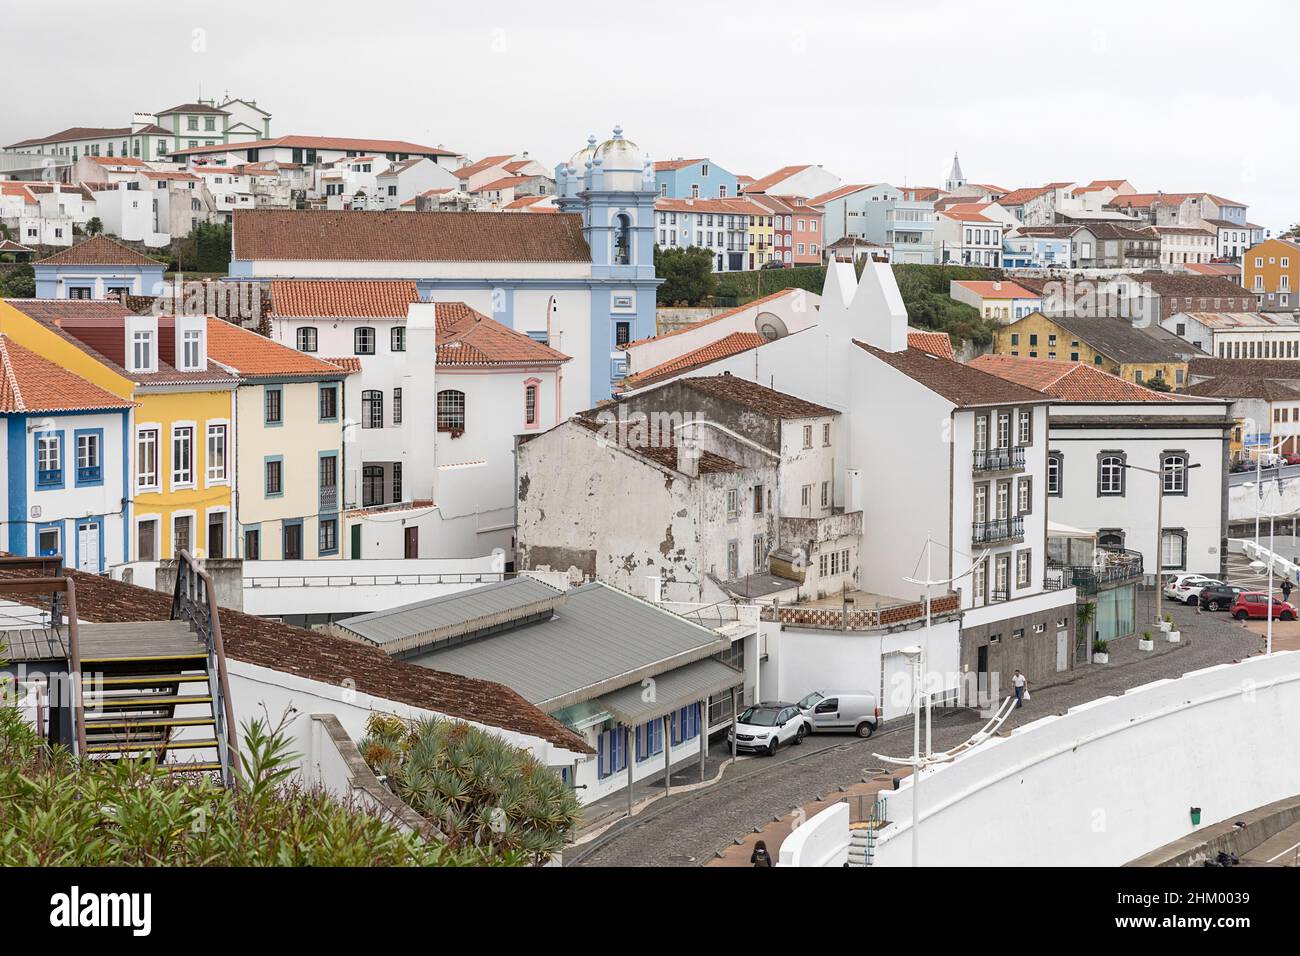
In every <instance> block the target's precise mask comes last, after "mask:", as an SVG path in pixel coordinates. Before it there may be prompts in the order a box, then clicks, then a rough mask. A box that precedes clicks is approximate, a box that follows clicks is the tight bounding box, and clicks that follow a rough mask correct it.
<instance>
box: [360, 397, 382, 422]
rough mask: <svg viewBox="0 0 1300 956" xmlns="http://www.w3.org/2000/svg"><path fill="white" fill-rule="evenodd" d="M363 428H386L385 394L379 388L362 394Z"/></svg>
mask: <svg viewBox="0 0 1300 956" xmlns="http://www.w3.org/2000/svg"><path fill="white" fill-rule="evenodd" d="M361 427H362V428H383V427H384V393H383V392H381V391H379V389H377V388H368V389H366V390H365V391H364V392H362V393H361Z"/></svg>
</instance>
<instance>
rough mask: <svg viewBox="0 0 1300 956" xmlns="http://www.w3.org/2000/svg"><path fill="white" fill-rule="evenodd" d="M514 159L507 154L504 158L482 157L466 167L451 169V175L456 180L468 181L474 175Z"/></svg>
mask: <svg viewBox="0 0 1300 956" xmlns="http://www.w3.org/2000/svg"><path fill="white" fill-rule="evenodd" d="M512 159H514V157H513V156H512V155H510V154H509V153H507V154H506V155H504V156H484V157H483V158H482V159H480V160H479V161H478V162H474V163H470V164H469V165H468V166H462V167H460V169H453V170H452V171H451V174H452V175H453V176H455V177H456V178H457V179H469V178H470V177H471V176H473V175H475V174H476V173H482V172H486V171H487V170H489V169H492V168H493V167H494V166H504V165H505V164H506V163H508V162H510V161H511V160H512Z"/></svg>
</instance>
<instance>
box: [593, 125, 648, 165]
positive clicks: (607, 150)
mask: <svg viewBox="0 0 1300 956" xmlns="http://www.w3.org/2000/svg"><path fill="white" fill-rule="evenodd" d="M595 154H596V155H597V156H599V157H600V162H601V165H602V166H604V167H605V169H607V170H611V169H617V170H637V171H638V172H639V171H640V170H641V149H640V147H638V146H637V144H636V143H634V142H632V141H631V140H630V139H626V138H624V136H623V127H621V126H615V127H614V136H613V138H612V139H607V140H605V142H603V143H601V144H600V145H599V146H598V147H596V150H595Z"/></svg>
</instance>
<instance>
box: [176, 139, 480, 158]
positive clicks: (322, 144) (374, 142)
mask: <svg viewBox="0 0 1300 956" xmlns="http://www.w3.org/2000/svg"><path fill="white" fill-rule="evenodd" d="M276 146H284V147H288V148H290V149H331V150H340V149H341V150H348V151H352V152H358V153H419V154H421V155H423V156H455V155H456V154H455V153H454V152H452V151H451V150H449V149H443V148H442V147H440V146H421V145H420V144H419V143H408V142H406V141H405V140H400V139H353V138H351V137H347V136H280V137H277V138H275V139H258V140H253V141H252V142H249V143H217V144H216V145H214V146H191V147H189V148H188V149H176V150H172V155H173V156H180V155H185V154H193V155H202V154H203V153H230V152H243V151H244V150H249V149H270V148H273V147H276Z"/></svg>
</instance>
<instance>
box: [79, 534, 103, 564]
mask: <svg viewBox="0 0 1300 956" xmlns="http://www.w3.org/2000/svg"><path fill="white" fill-rule="evenodd" d="M77 570H78V571H87V572H89V573H90V574H98V573H99V572H100V571H102V570H103V568H102V567H100V561H99V522H98V521H78V522H77Z"/></svg>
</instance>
